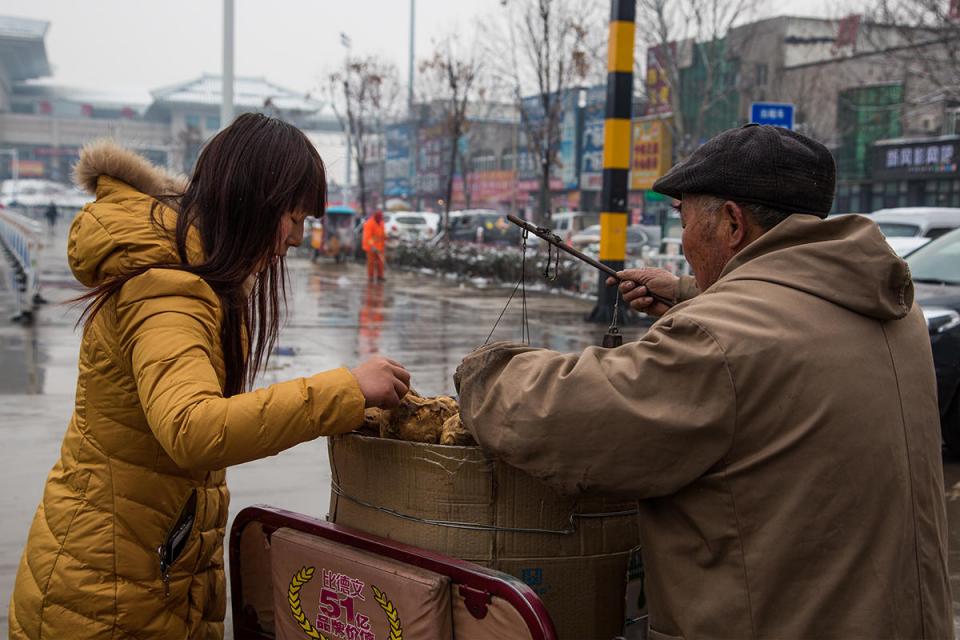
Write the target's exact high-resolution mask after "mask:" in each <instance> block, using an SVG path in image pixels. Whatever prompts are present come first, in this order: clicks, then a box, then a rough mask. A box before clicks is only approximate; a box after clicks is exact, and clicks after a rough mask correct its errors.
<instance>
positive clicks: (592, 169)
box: [580, 87, 607, 191]
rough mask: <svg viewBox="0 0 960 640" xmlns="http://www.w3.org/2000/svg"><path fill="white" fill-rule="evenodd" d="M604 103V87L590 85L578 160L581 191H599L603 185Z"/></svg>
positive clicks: (605, 97)
mask: <svg viewBox="0 0 960 640" xmlns="http://www.w3.org/2000/svg"><path fill="white" fill-rule="evenodd" d="M606 104H607V88H606V87H592V88H591V89H590V90H589V91H588V92H587V106H586V108H585V109H584V111H583V144H582V147H581V154H582V155H581V162H580V189H581V190H582V191H600V190H601V188H602V187H603V119H604V111H605V108H606Z"/></svg>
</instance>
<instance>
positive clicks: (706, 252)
mask: <svg viewBox="0 0 960 640" xmlns="http://www.w3.org/2000/svg"><path fill="white" fill-rule="evenodd" d="M722 204H723V201H722V200H719V199H718V198H713V197H711V196H702V195H686V194H684V197H683V200H675V201H674V203H673V207H674V209H676V210H677V211H679V212H680V224H681V225H682V227H683V255H684V256H686V258H687V261H688V262H689V263H690V267H691V268H692V269H693V274H694V276H695V277H696V279H697V287H698V288H699V289H700V291H706V290H707V288H709V287H710V286H711V285H712V284H713V283H714V282H716V281H717V280H718V279H719V278H720V273H721V272H723V268H724V267H725V266H726V264H727V262H728V261H729V260H730V258H732V257H733V255H732V253H731V252H730V251H729V249H728V240H729V239H728V238H727V236H726V235H725V234H724V233H723V227H724V225H722V224H720V219H721V217H720V210H719V209H720V206H722Z"/></svg>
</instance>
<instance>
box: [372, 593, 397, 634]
mask: <svg viewBox="0 0 960 640" xmlns="http://www.w3.org/2000/svg"><path fill="white" fill-rule="evenodd" d="M370 588H371V589H372V590H373V599H374V600H376V601H377V604H379V605H380V608H381V609H383V612H384V613H385V614H387V621H388V622H389V623H390V640H403V626H402V625H401V624H400V613H399V612H398V611H397V608H396V607H394V606H393V603H392V602H390V600H389V599H387V594H385V593H384V592H383V591H380V589H378V588H377V587H376V586H375V585H370Z"/></svg>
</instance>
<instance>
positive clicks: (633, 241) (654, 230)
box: [569, 224, 660, 257]
mask: <svg viewBox="0 0 960 640" xmlns="http://www.w3.org/2000/svg"><path fill="white" fill-rule="evenodd" d="M569 243H570V245H571V246H572V247H574V248H576V249H580V250H581V251H586V252H587V253H592V254H597V253H599V251H600V248H599V247H600V225H599V224H595V225H593V226H590V227H587V228H586V229H584V230H583V231H580V232H579V233H576V234H574V235H573V236H572V237H571V238H570V241H569ZM659 246H660V227H658V226H656V225H640V224H632V225H630V226H628V227H627V255H628V256H637V257H639V256H640V255H641V254H642V253H643V249H644V247H650V248H656V247H659Z"/></svg>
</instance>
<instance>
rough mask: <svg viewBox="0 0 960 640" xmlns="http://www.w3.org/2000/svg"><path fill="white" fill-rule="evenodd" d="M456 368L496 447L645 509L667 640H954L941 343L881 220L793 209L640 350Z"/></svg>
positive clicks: (649, 585) (475, 422)
mask: <svg viewBox="0 0 960 640" xmlns="http://www.w3.org/2000/svg"><path fill="white" fill-rule="evenodd" d="M688 290H689V288H688ZM458 376H459V388H460V394H461V405H462V411H461V416H462V418H463V421H464V423H465V424H466V425H467V427H468V428H470V429H471V430H472V432H473V433H474V435H475V436H476V438H477V440H478V441H479V442H480V444H481V446H483V447H485V448H486V449H488V450H491V451H493V452H495V453H496V455H498V456H500V457H501V458H502V459H504V460H505V461H506V462H508V463H509V464H512V465H514V466H516V467H518V468H520V469H523V470H525V471H527V472H529V473H531V474H532V475H534V476H537V477H539V478H542V479H544V480H545V481H547V482H549V483H551V484H552V485H554V486H556V487H558V488H560V489H561V490H563V491H564V492H567V493H570V494H581V493H593V494H610V495H615V496H629V497H636V498H638V499H639V500H640V505H641V516H640V519H641V533H642V541H643V559H644V563H645V569H646V593H647V599H648V605H649V612H650V626H651V637H652V638H653V639H654V640H675V639H678V638H685V639H687V640H692V639H695V638H696V639H699V638H730V639H737V640H745V639H748V638H775V639H778V640H789V639H801V638H810V639H813V638H816V639H828V638H835V639H837V640H853V639H857V638H863V639H876V638H886V639H891V638H900V639H905V640H906V639H911V640H916V639H919V638H930V639H933V638H937V639H939V638H952V637H953V624H952V613H951V604H950V602H951V600H950V587H949V583H948V576H947V531H946V514H945V507H944V494H943V470H942V460H941V453H940V432H939V423H938V412H937V397H936V386H935V381H934V369H933V362H932V357H931V352H930V339H929V337H928V333H927V328H926V324H925V321H924V318H923V315H922V313H921V311H920V309H919V308H918V307H916V306H915V305H914V304H913V289H912V283H911V280H910V273H909V270H908V268H907V266H906V264H905V263H904V262H903V261H902V260H900V259H899V258H897V257H896V256H895V255H894V254H893V253H892V252H891V251H890V249H889V248H888V247H887V245H886V243H885V242H884V239H883V237H882V236H881V235H880V233H879V231H878V229H877V227H876V225H875V224H874V223H872V222H870V221H868V220H866V219H864V218H862V217H859V216H847V217H843V218H839V219H829V220H819V219H817V218H814V217H812V216H800V215H795V216H791V217H790V218H788V219H787V220H786V221H784V222H783V223H781V224H780V225H778V226H777V227H775V228H774V229H773V230H771V231H770V232H768V233H766V234H765V235H763V236H762V237H761V238H760V239H758V240H757V241H755V242H754V243H752V244H751V245H749V246H748V247H747V248H746V249H745V250H743V251H742V252H741V253H740V254H738V255H737V256H736V257H735V258H734V259H733V260H732V261H731V262H730V263H729V264H728V265H727V267H726V269H725V270H724V272H723V274H722V275H721V277H720V279H719V281H718V282H716V283H715V284H714V285H713V286H712V287H710V288H709V289H708V290H707V291H705V292H703V293H701V294H699V295H697V296H696V297H693V298H692V299H690V300H687V301H685V302H682V303H681V304H678V305H677V306H676V307H674V308H673V309H671V310H670V311H669V312H668V313H666V314H665V315H664V317H663V318H661V319H660V320H659V321H658V322H657V323H656V324H654V325H653V327H652V328H651V329H650V330H649V331H648V332H647V333H646V335H645V336H644V337H643V338H642V339H641V340H639V341H637V342H633V343H628V344H625V345H623V346H622V347H619V348H616V349H601V348H588V349H586V350H585V351H584V352H583V353H581V354H566V355H565V354H560V353H555V352H551V351H544V350H539V349H531V348H528V347H524V346H522V345H510V344H499V345H495V346H492V347H488V348H486V349H483V350H480V351H478V352H475V353H474V354H473V355H471V356H470V357H468V358H467V359H466V360H465V361H464V363H463V364H462V365H461V368H460V370H459V373H458Z"/></svg>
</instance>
